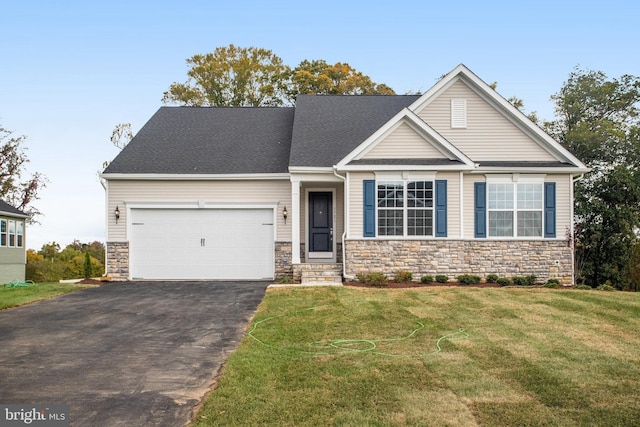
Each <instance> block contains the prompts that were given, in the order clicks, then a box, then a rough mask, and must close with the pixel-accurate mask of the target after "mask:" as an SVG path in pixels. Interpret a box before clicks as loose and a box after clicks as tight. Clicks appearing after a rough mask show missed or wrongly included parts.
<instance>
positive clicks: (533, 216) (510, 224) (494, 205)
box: [487, 182, 543, 237]
mask: <svg viewBox="0 0 640 427" xmlns="http://www.w3.org/2000/svg"><path fill="white" fill-rule="evenodd" d="M487 186H488V199H489V200H488V216H489V218H488V220H489V236H491V237H510V236H518V237H542V211H543V203H542V200H543V199H542V195H543V187H542V183H541V182H540V183H538V182H536V183H533V182H524V183H511V182H508V183H507V182H504V183H502V182H497V183H488V185H487Z"/></svg>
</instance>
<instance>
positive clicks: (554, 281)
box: [546, 278, 560, 285]
mask: <svg viewBox="0 0 640 427" xmlns="http://www.w3.org/2000/svg"><path fill="white" fill-rule="evenodd" d="M546 284H547V285H560V281H559V280H558V279H554V278H551V279H549V280H547V283H546Z"/></svg>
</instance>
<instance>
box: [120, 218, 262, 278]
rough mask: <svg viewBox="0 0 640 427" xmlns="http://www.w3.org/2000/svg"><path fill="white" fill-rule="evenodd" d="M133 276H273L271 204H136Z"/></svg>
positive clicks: (132, 242)
mask: <svg viewBox="0 0 640 427" xmlns="http://www.w3.org/2000/svg"><path fill="white" fill-rule="evenodd" d="M130 227H131V234H130V265H131V277H132V279H134V280H135V279H273V277H274V258H273V257H274V233H273V210H272V209H132V210H131V222H130Z"/></svg>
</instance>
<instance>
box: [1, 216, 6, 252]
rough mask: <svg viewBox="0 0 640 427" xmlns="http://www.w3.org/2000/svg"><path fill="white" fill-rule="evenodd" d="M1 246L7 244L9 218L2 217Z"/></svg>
mask: <svg viewBox="0 0 640 427" xmlns="http://www.w3.org/2000/svg"><path fill="white" fill-rule="evenodd" d="M0 246H7V220H6V219H0Z"/></svg>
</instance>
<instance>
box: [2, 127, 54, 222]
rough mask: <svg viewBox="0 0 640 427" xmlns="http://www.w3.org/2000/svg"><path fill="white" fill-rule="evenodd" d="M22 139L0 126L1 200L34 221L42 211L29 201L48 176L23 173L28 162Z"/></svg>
mask: <svg viewBox="0 0 640 427" xmlns="http://www.w3.org/2000/svg"><path fill="white" fill-rule="evenodd" d="M25 139H26V137H24V136H18V137H15V136H13V134H12V132H11V131H8V130H6V129H4V128H2V127H1V126H0V199H2V200H4V201H5V202H7V203H9V204H10V205H11V206H14V207H16V208H18V209H20V210H21V211H23V212H24V213H26V214H27V215H29V219H28V221H29V222H37V221H36V220H35V218H36V217H37V216H38V215H41V212H40V211H39V210H38V208H36V207H35V206H33V204H32V202H33V201H35V200H37V199H38V198H39V197H38V193H39V192H40V190H41V189H43V188H44V187H45V186H46V183H47V179H46V178H45V176H44V175H43V174H41V173H39V172H35V173H33V174H32V175H31V176H25V172H26V171H25V169H26V165H27V163H29V158H28V157H27V153H26V148H25V147H24V141H25Z"/></svg>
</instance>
